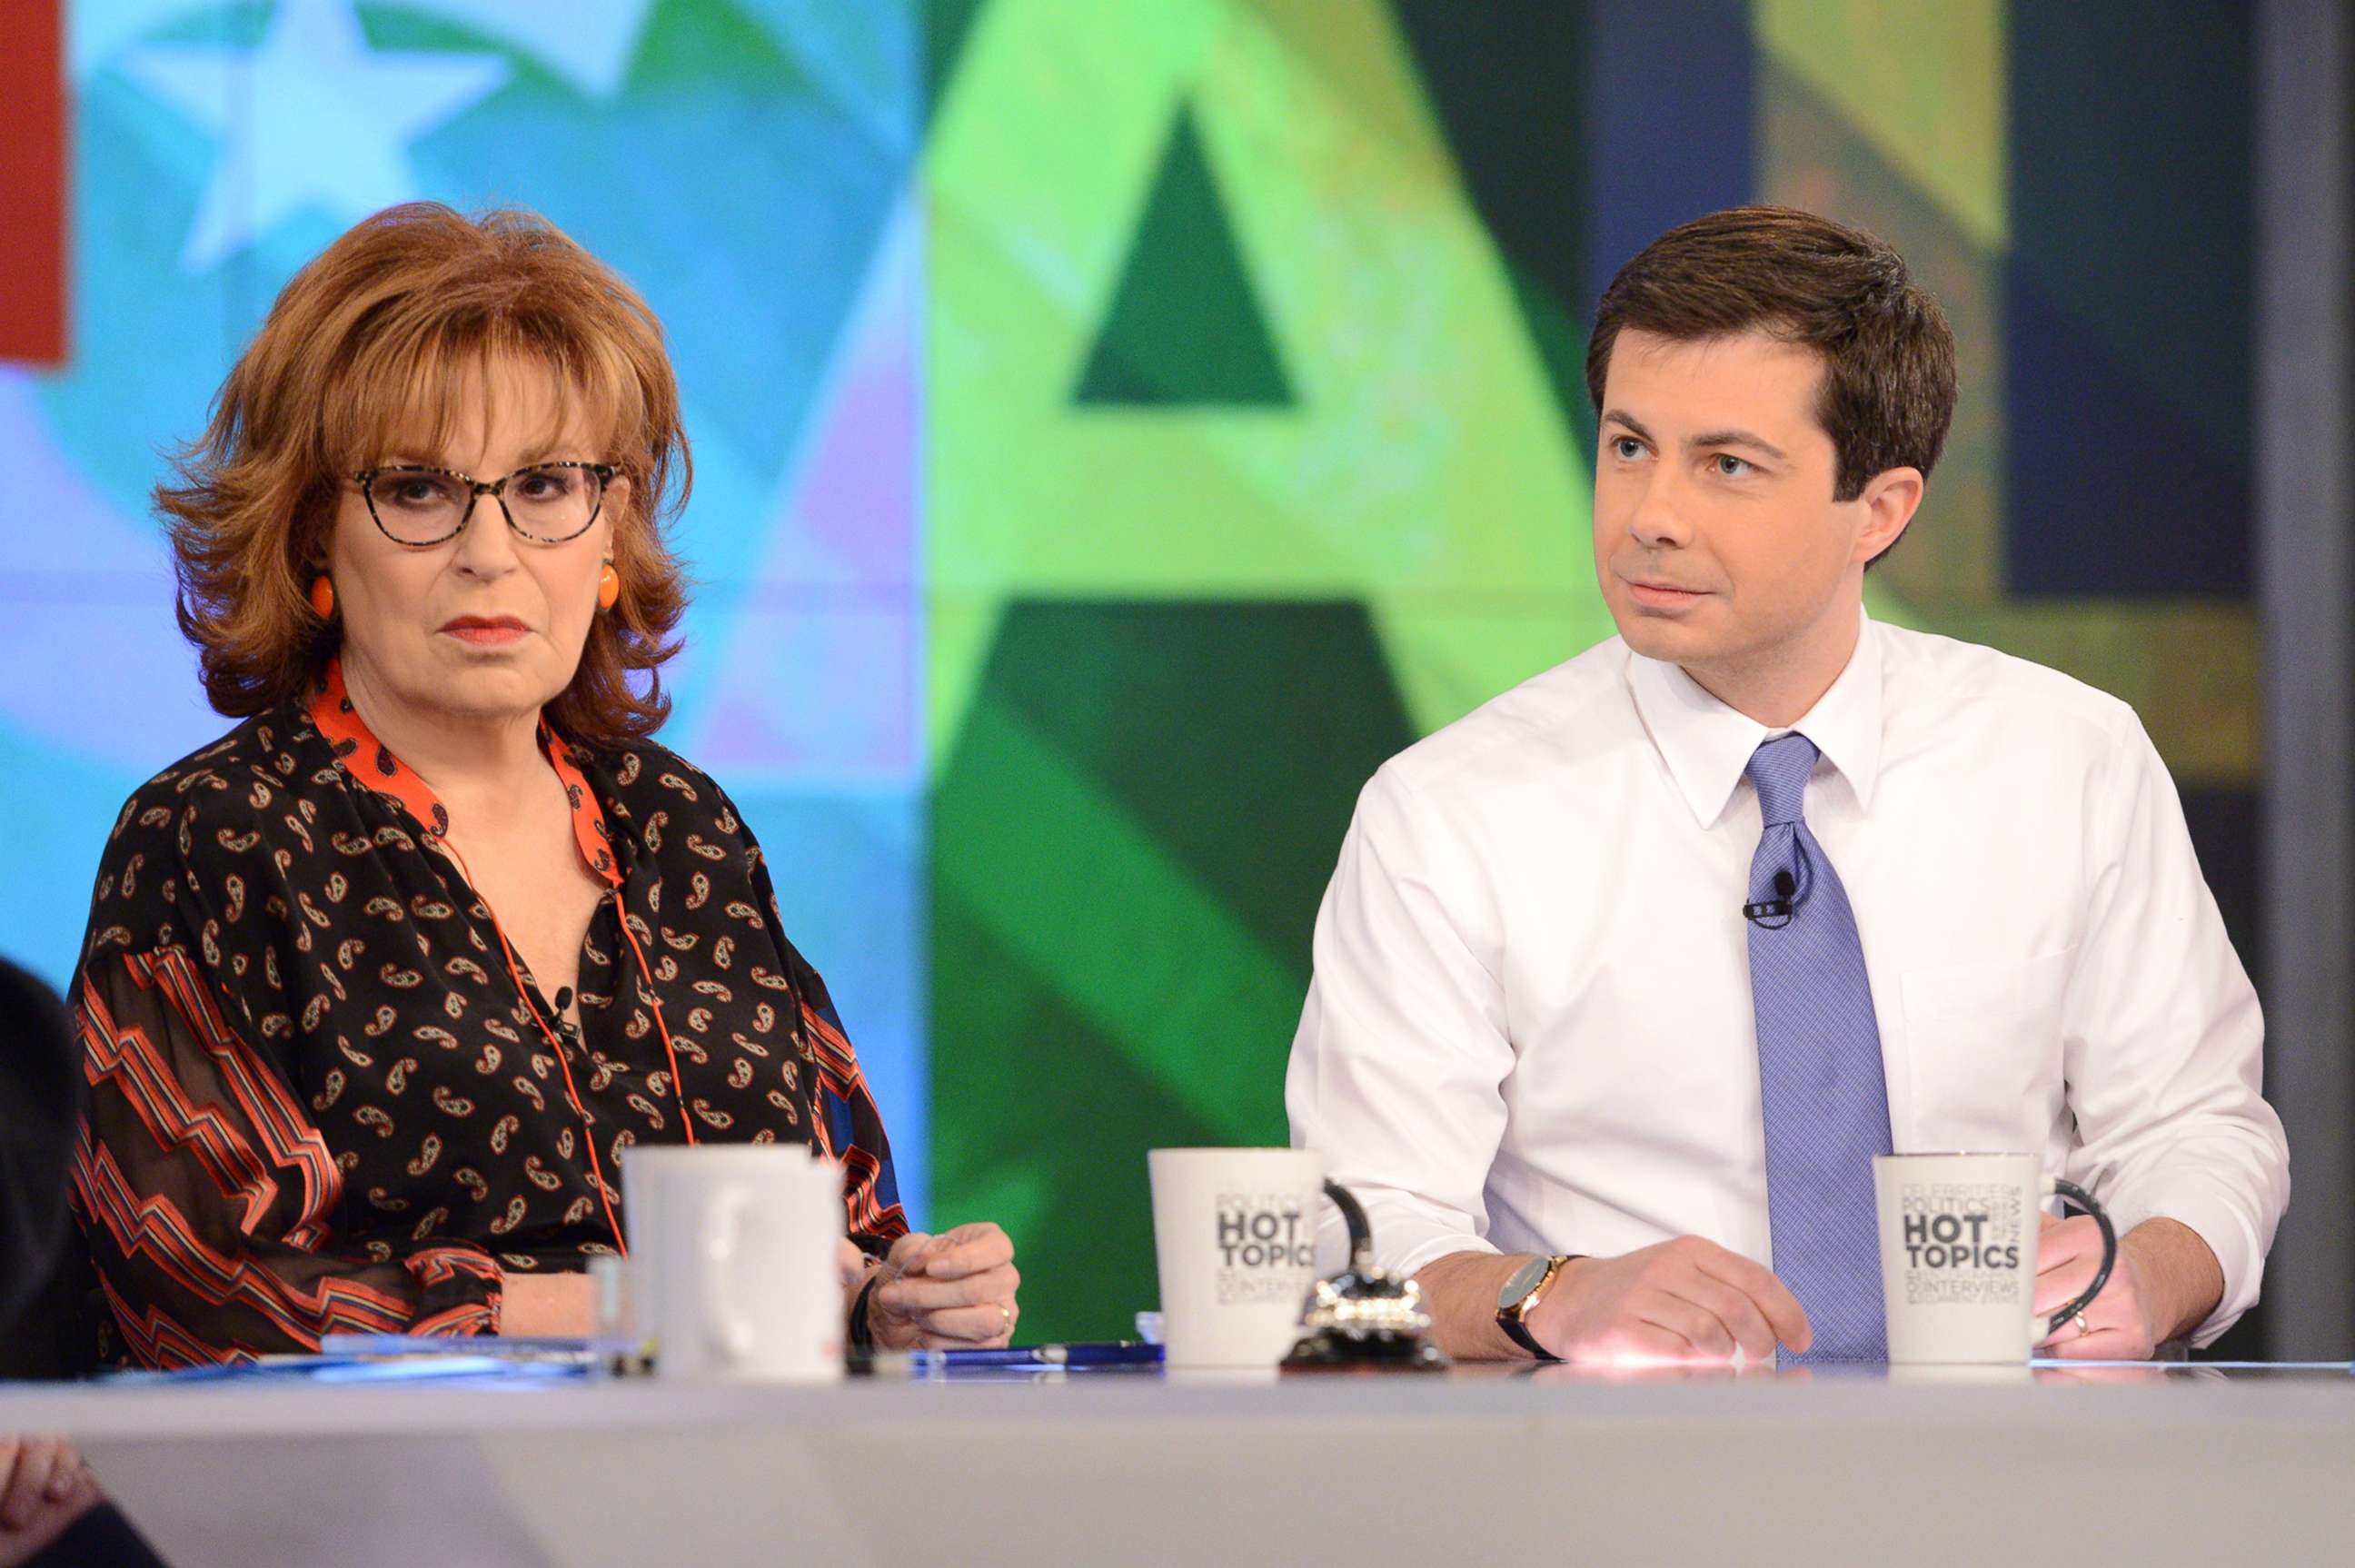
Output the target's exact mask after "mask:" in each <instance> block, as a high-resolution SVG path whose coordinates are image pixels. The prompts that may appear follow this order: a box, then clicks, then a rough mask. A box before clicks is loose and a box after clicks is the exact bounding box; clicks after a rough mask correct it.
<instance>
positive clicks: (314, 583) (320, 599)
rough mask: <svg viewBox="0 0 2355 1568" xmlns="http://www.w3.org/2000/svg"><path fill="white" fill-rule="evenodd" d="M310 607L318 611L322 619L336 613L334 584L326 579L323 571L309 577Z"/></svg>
mask: <svg viewBox="0 0 2355 1568" xmlns="http://www.w3.org/2000/svg"><path fill="white" fill-rule="evenodd" d="M311 608H312V609H313V610H314V611H316V612H318V615H319V619H321V620H322V621H325V620H326V619H328V618H329V617H331V616H333V615H334V614H335V613H336V585H335V584H334V583H332V582H330V581H327V574H326V573H325V572H324V571H323V572H321V573H320V574H319V575H318V576H316V577H314V578H313V579H311Z"/></svg>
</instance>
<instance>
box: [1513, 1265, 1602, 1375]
mask: <svg viewBox="0 0 2355 1568" xmlns="http://www.w3.org/2000/svg"><path fill="white" fill-rule="evenodd" d="M1583 1255H1584V1254H1583V1253H1558V1254H1556V1255H1554V1256H1553V1257H1550V1258H1548V1259H1547V1260H1546V1271H1545V1273H1544V1274H1543V1275H1540V1277H1539V1279H1538V1282H1537V1283H1536V1284H1535V1285H1531V1286H1529V1289H1528V1290H1526V1291H1524V1292H1522V1294H1521V1296H1519V1298H1518V1299H1517V1300H1515V1301H1513V1302H1511V1303H1510V1304H1509V1305H1506V1306H1501V1307H1497V1328H1501V1329H1503V1330H1504V1331H1505V1337H1506V1338H1507V1339H1510V1340H1511V1341H1512V1342H1513V1343H1514V1344H1516V1345H1518V1346H1519V1347H1520V1348H1521V1349H1524V1350H1527V1351H1528V1352H1529V1354H1530V1355H1532V1356H1534V1357H1536V1358H1537V1359H1538V1360H1540V1361H1558V1360H1561V1357H1560V1356H1557V1355H1555V1354H1554V1353H1553V1352H1552V1351H1550V1350H1549V1349H1546V1348H1545V1347H1544V1346H1543V1345H1540V1344H1539V1343H1538V1337H1537V1336H1536V1335H1534V1334H1532V1333H1530V1332H1529V1322H1528V1316H1529V1308H1531V1307H1535V1306H1536V1305H1537V1304H1538V1303H1539V1302H1540V1301H1541V1300H1543V1299H1544V1297H1545V1293H1546V1292H1547V1291H1550V1290H1551V1289H1553V1288H1554V1286H1555V1285H1556V1284H1558V1283H1559V1282H1560V1281H1561V1271H1562V1270H1564V1269H1566V1268H1568V1267H1569V1266H1570V1265H1571V1264H1573V1263H1575V1262H1577V1261H1578V1259H1579V1258H1581V1257H1582V1256H1583ZM1533 1261H1534V1260H1533ZM1525 1266H1526V1265H1525Z"/></svg>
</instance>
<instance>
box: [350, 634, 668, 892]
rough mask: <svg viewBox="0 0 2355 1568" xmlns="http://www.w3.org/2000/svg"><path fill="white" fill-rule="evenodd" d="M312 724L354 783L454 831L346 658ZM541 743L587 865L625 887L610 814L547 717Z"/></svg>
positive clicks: (442, 830) (431, 831) (425, 822)
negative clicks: (382, 727) (372, 712)
mask: <svg viewBox="0 0 2355 1568" xmlns="http://www.w3.org/2000/svg"><path fill="white" fill-rule="evenodd" d="M311 722H312V723H313V724H314V725H316V726H317V727H318V731H319V733H320V734H321V735H323V736H325V738H326V741H327V749H328V750H329V751H330V752H333V753H334V755H335V759H336V766H337V767H339V768H341V769H343V770H344V772H345V773H346V774H348V775H349V776H350V778H351V779H352V781H353V782H354V783H355V784H359V785H360V786H361V787H362V788H365V789H368V790H373V791H374V792H375V793H377V794H378V795H383V796H385V797H386V798H387V799H389V800H390V801H391V802H392V803H393V804H394V805H398V806H400V808H401V809H402V810H403V811H406V812H407V813H409V815H410V816H412V817H414V818H416V820H417V825H418V827H420V828H421V829H423V831H424V834H425V837H427V838H429V839H438V838H442V837H447V836H448V835H449V832H450V808H449V807H447V806H445V805H442V798H441V796H439V795H435V794H434V793H433V786H432V785H431V784H427V783H426V782H425V781H424V779H423V778H421V777H420V776H419V775H418V773H416V771H415V770H414V769H412V768H410V765H409V764H408V763H404V762H402V761H401V760H400V758H399V757H396V756H394V755H393V754H392V748H391V747H389V746H387V745H386V744H385V743H384V742H383V741H379V740H378V739H377V738H376V733H375V731H371V730H370V729H369V728H368V720H365V719H362V718H361V717H360V711H359V709H357V708H356V707H354V706H353V704H352V697H351V692H350V691H349V690H348V689H347V688H346V687H345V685H344V664H343V661H342V660H341V659H330V660H328V661H327V675H326V678H325V680H324V681H323V682H322V683H321V684H320V687H319V689H318V691H317V692H316V693H314V695H313V696H312V699H311ZM539 742H540V745H541V747H542V748H543V749H544V750H545V751H546V752H548V763H549V766H550V767H552V768H554V769H555V770H556V776H557V779H558V781H559V783H561V784H563V785H564V795H565V798H566V799H568V800H570V802H571V803H572V842H573V844H574V845H575V846H576V847H577V848H579V849H580V851H581V861H582V863H583V864H585V865H586V866H587V867H588V868H589V870H590V872H591V875H593V876H595V877H596V878H598V879H599V880H601V881H603V882H604V883H605V884H606V885H607V886H609V887H619V886H621V884H622V872H621V868H620V867H619V866H617V865H616V864H615V863H614V860H613V842H612V836H611V835H609V834H608V833H607V832H606V831H605V813H604V811H603V810H602V808H601V807H600V806H599V805H598V804H597V792H596V791H594V790H592V789H591V788H590V787H589V781H588V779H587V778H586V777H585V776H583V774H582V773H581V769H580V767H579V766H578V765H577V764H575V763H574V762H573V760H572V756H571V748H570V747H569V746H567V745H565V743H564V742H563V741H561V740H559V739H558V738H557V734H556V731H555V730H554V729H552V728H550V727H549V722H548V720H547V719H546V718H545V717H543V718H542V719H541V720H540V721H539Z"/></svg>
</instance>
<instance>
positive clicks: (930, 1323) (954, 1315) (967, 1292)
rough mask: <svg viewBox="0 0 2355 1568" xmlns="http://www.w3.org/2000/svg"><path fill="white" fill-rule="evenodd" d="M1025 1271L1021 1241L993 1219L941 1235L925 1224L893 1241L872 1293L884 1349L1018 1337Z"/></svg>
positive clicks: (969, 1345)
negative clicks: (1018, 1257) (1019, 1266)
mask: <svg viewBox="0 0 2355 1568" xmlns="http://www.w3.org/2000/svg"><path fill="white" fill-rule="evenodd" d="M1021 1283H1022V1276H1021V1275H1019V1274H1018V1273H1017V1272H1015V1268H1014V1243H1013V1242H1012V1240H1010V1239H1009V1238H1008V1237H1007V1234H1006V1232H1004V1231H1001V1230H999V1229H998V1228H997V1227H996V1226H995V1225H992V1224H988V1223H986V1222H984V1223H981V1224H975V1225H959V1226H958V1227H957V1228H956V1229H955V1230H954V1231H949V1232H943V1234H941V1235H937V1236H927V1235H924V1234H923V1233H922V1232H916V1233H914V1234H911V1235H905V1236H902V1237H900V1239H899V1240H898V1241H896V1242H894V1243H891V1251H890V1253H888V1254H887V1255H886V1256H885V1257H884V1260H883V1270H882V1275H881V1277H880V1278H879V1280H878V1282H877V1284H876V1286H875V1290H874V1293H873V1294H872V1295H870V1296H868V1298H867V1324H868V1331H869V1332H870V1333H871V1334H872V1335H873V1336H874V1339H875V1345H876V1348H877V1349H884V1350H911V1349H927V1350H970V1349H981V1348H984V1347H987V1346H992V1345H1007V1344H1011V1343H1012V1342H1013V1339H1014V1326H1015V1324H1017V1323H1018V1322H1019V1321H1021V1316H1022V1314H1021V1309H1020V1307H1018V1306H1017V1305H1016V1303H1015V1299H1014V1292H1015V1290H1016V1288H1017V1287H1018V1285H1021Z"/></svg>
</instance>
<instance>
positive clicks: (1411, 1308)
mask: <svg viewBox="0 0 2355 1568" xmlns="http://www.w3.org/2000/svg"><path fill="white" fill-rule="evenodd" d="M1325 1196H1326V1197H1327V1198H1330V1199H1331V1200H1333V1205H1334V1207H1335V1208H1337V1209H1338V1210H1340V1211H1341V1218H1342V1221H1344V1222H1345V1223H1347V1224H1348V1227H1349V1266H1348V1268H1346V1269H1344V1270H1342V1271H1341V1272H1340V1273H1339V1274H1337V1275H1334V1276H1333V1277H1332V1278H1331V1279H1320V1280H1318V1281H1317V1282H1316V1285H1315V1286H1314V1287H1313V1288H1312V1289H1311V1290H1310V1291H1309V1293H1308V1302H1307V1306H1306V1307H1305V1310H1304V1312H1303V1313H1302V1317H1301V1328H1303V1330H1304V1332H1303V1333H1302V1334H1301V1336H1300V1339H1299V1342H1298V1343H1296V1344H1295V1345H1294V1346H1293V1347H1292V1353H1291V1354H1290V1355H1288V1356H1286V1357H1284V1361H1283V1370H1284V1371H1286V1372H1358V1371H1404V1372H1438V1371H1446V1370H1447V1366H1448V1360H1447V1356H1446V1354H1445V1352H1444V1351H1442V1350H1441V1349H1440V1348H1439V1347H1438V1346H1437V1345H1435V1344H1433V1343H1432V1340H1431V1315H1430V1314H1429V1313H1427V1312H1425V1311H1423V1287H1422V1286H1420V1285H1416V1284H1415V1283H1414V1281H1412V1280H1411V1279H1399V1278H1396V1277H1394V1276H1393V1275H1390V1274H1388V1273H1386V1272H1384V1271H1383V1270H1382V1269H1380V1268H1379V1267H1377V1266H1376V1265H1375V1264H1374V1232H1373V1227H1372V1225H1370V1224H1369V1223H1368V1222H1367V1220H1366V1211H1365V1209H1364V1208H1363V1206H1361V1205H1360V1204H1359V1202H1358V1200H1357V1196H1356V1194H1354V1193H1352V1192H1351V1191H1350V1190H1349V1189H1348V1188H1346V1187H1344V1186H1342V1185H1341V1184H1340V1183H1339V1182H1337V1181H1327V1183H1326V1184H1325Z"/></svg>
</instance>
